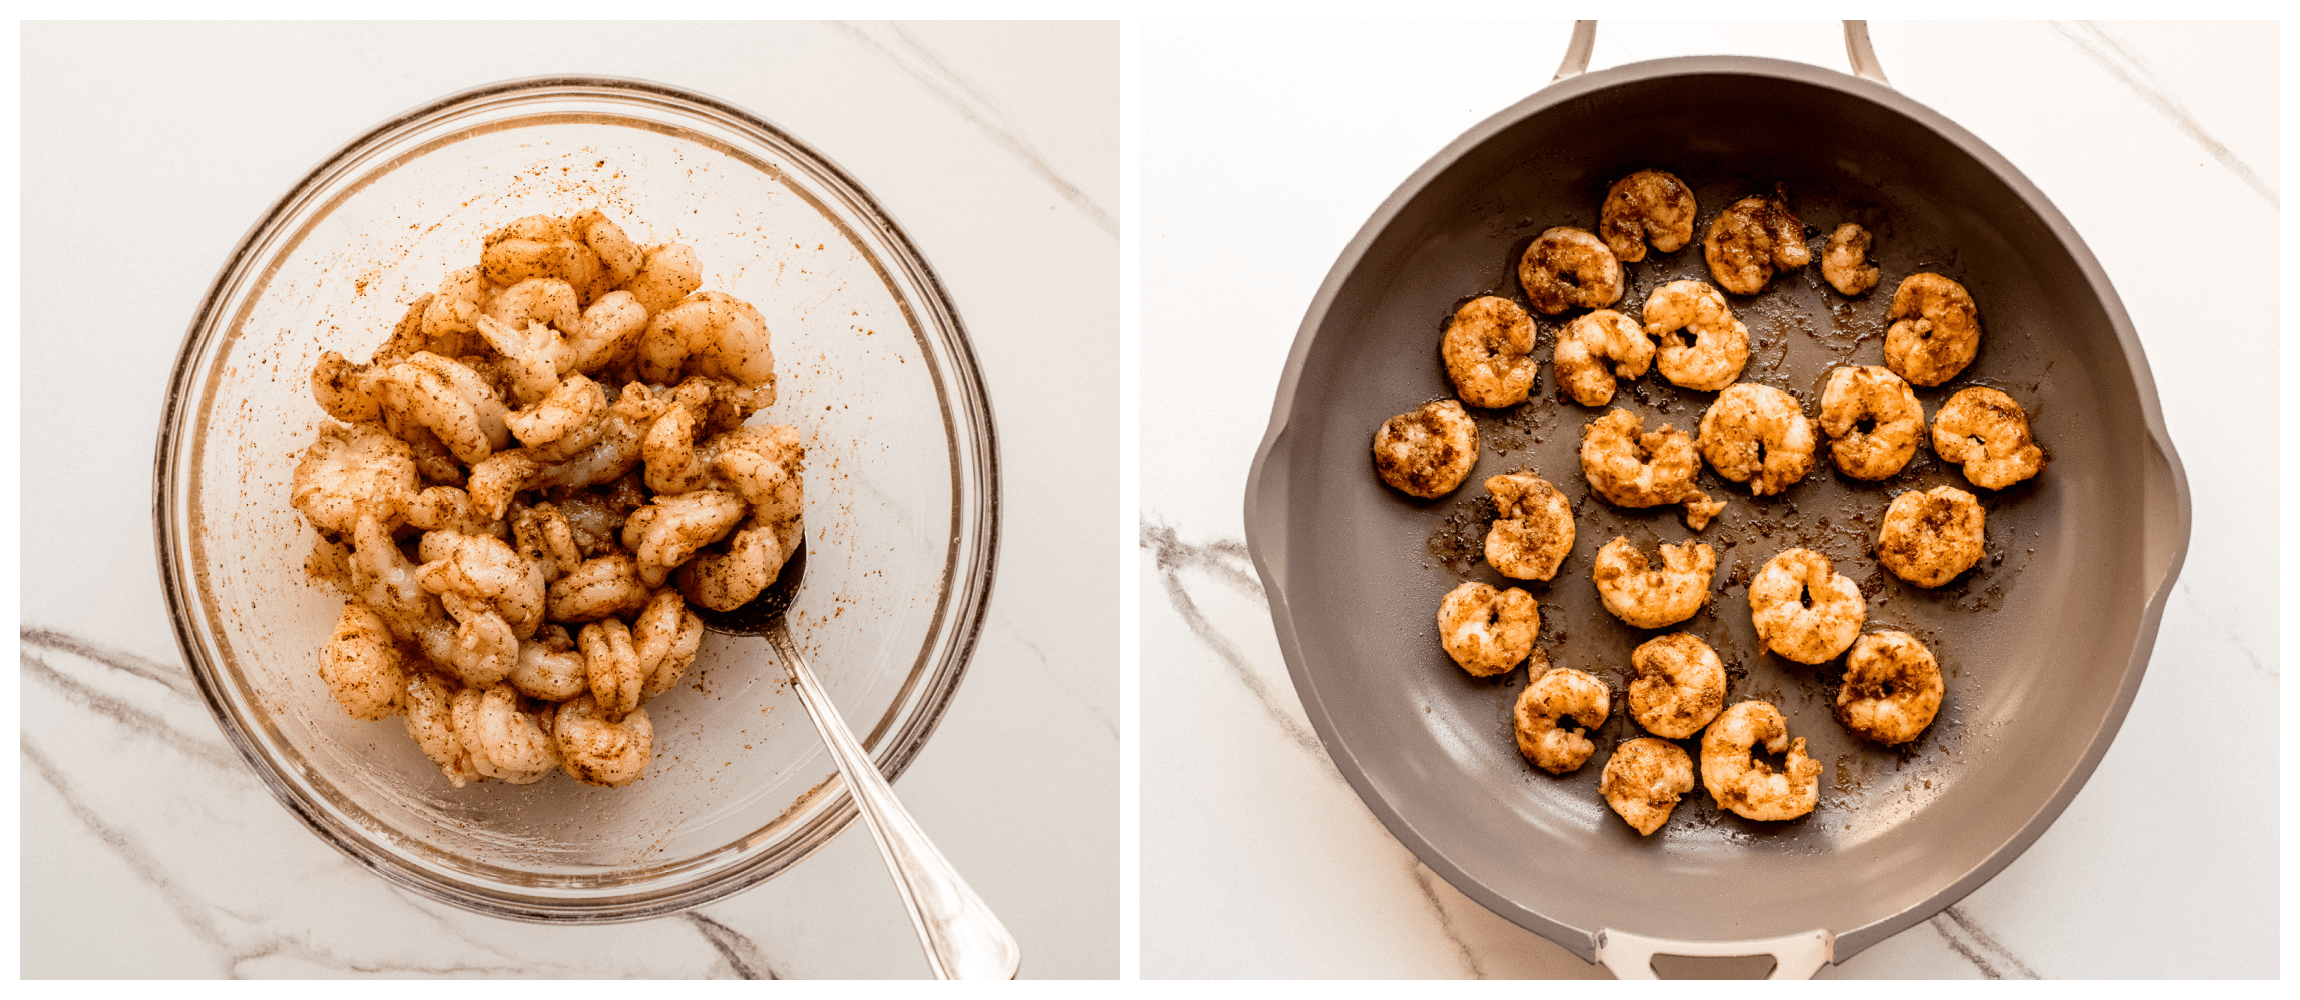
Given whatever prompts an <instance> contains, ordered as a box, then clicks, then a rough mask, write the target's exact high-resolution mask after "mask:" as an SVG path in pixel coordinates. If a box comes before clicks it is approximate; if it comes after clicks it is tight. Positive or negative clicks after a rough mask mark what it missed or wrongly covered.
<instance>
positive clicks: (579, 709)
mask: <svg viewBox="0 0 2300 1000" xmlns="http://www.w3.org/2000/svg"><path fill="white" fill-rule="evenodd" d="M551 738H552V740H553V741H554V742H556V743H557V744H558V746H559V762H560V766H562V767H564V768H565V769H566V771H567V776H568V777H570V778H573V779H575V780H577V781H580V782H582V783H584V784H586V785H608V786H617V785H628V784H630V783H632V782H634V781H637V780H639V777H640V775H642V774H644V773H646V770H647V761H648V759H649V758H651V757H653V756H654V753H655V726H654V723H653V722H650V721H649V720H648V718H647V710H646V709H645V708H635V709H632V710H631V714H629V715H626V716H624V717H623V719H622V721H621V722H609V721H607V720H606V719H604V718H601V717H600V712H599V704H598V703H597V702H595V701H593V700H592V699H591V696H590V695H581V696H578V697H575V698H571V699H569V700H567V701H564V702H561V703H560V704H559V712H558V714H557V715H556V716H554V717H553V719H552V725H551Z"/></svg>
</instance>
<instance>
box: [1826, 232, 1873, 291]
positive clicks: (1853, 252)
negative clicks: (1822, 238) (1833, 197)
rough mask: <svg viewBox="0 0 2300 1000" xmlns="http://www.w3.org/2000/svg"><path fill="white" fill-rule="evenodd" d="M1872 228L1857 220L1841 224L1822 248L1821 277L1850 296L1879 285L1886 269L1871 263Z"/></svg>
mask: <svg viewBox="0 0 2300 1000" xmlns="http://www.w3.org/2000/svg"><path fill="white" fill-rule="evenodd" d="M1869 243H1870V237H1869V231H1868V230H1866V229H1863V228H1861V227H1859V226H1857V225H1854V224H1853V223H1850V222H1848V223H1845V224H1844V225H1841V226H1838V227H1837V231H1836V232H1833V233H1830V234H1829V245H1828V246H1827V247H1825V248H1823V249H1822V251H1821V277H1823V278H1826V279H1828V281H1829V284H1830V285H1831V286H1833V287H1835V288H1836V289H1837V290H1838V291H1840V292H1843V293H1845V294H1846V295H1859V294H1861V293H1862V292H1866V291H1868V290H1869V289H1872V288H1875V287H1877V279H1878V278H1879V277H1881V276H1882V275H1883V273H1884V272H1882V271H1879V270H1877V267H1876V265H1874V264H1871V263H1869Z"/></svg>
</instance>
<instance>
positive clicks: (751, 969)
mask: <svg viewBox="0 0 2300 1000" xmlns="http://www.w3.org/2000/svg"><path fill="white" fill-rule="evenodd" d="M680 916H681V917H682V918H683V919H685V920H686V921H687V922H688V923H691V924H694V925H695V929H696V930H698V931H701V932H702V934H703V940H705V941H709V942H710V943H711V947H713V948H716V949H718V951H719V957H720V958H723V959H726V961H727V965H728V967H730V968H732V969H734V971H735V975H736V976H737V977H739V978H742V979H781V978H782V976H780V975H777V974H776V973H775V969H774V967H773V966H771V965H768V964H767V960H766V958H765V957H764V956H762V955H760V954H759V947H758V945H755V944H752V943H751V939H750V938H748V937H745V936H744V935H743V934H741V933H740V932H738V931H736V930H735V929H734V928H732V927H729V926H727V925H725V924H722V923H720V922H718V921H716V920H713V919H711V918H709V917H706V916H704V915H702V914H700V913H683V914H680Z"/></svg>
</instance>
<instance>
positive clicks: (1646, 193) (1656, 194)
mask: <svg viewBox="0 0 2300 1000" xmlns="http://www.w3.org/2000/svg"><path fill="white" fill-rule="evenodd" d="M1695 211H1696V206H1695V205H1694V203H1693V189H1692V188H1689V187H1686V186H1685V182H1684V181H1681V180H1678V179H1677V175H1676V174H1673V173H1670V172H1669V171H1666V170H1640V171H1638V172H1636V173H1634V174H1630V175H1629V176H1627V177H1624V178H1622V179H1620V180H1617V181H1614V182H1613V187H1612V188H1611V189H1609V190H1607V191H1606V192H1605V205H1604V207H1602V208H1600V209H1598V213H1597V214H1598V223H1597V232H1598V234H1599V235H1600V236H1603V237H1605V246H1606V248H1607V249H1610V250H1612V251H1613V256H1614V257H1615V259H1617V260H1620V261H1621V262H1622V263H1624V264H1634V263H1637V262H1638V261H1641V260H1644V259H1645V243H1646V241H1647V240H1651V241H1652V242H1653V249H1655V250H1658V251H1660V252H1662V253H1674V252H1676V251H1677V250H1678V249H1679V248H1681V247H1683V246H1684V245H1685V244H1686V243H1688V242H1691V241H1692V239H1693V216H1694V213H1695ZM1591 405H1594V404H1591Z"/></svg>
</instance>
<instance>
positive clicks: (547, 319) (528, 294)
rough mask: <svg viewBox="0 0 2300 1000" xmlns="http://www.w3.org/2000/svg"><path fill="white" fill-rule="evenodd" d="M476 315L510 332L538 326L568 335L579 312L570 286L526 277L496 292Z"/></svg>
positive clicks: (578, 316) (560, 282)
mask: <svg viewBox="0 0 2300 1000" xmlns="http://www.w3.org/2000/svg"><path fill="white" fill-rule="evenodd" d="M480 314H481V315H483V316H486V317H487V318H489V319H492V320H494V321H496V322H497V323H501V324H503V325H504V326H507V327H510V328H511V329H513V330H525V329H527V325H528V324H529V323H541V324H543V325H545V326H548V327H550V328H551V329H553V330H555V331H558V332H561V333H568V332H572V331H574V329H575V322H576V320H577V319H579V318H580V317H581V316H582V315H583V311H582V310H581V309H580V308H578V307H577V306H576V305H575V289H574V287H573V286H571V285H569V284H567V283H566V282H564V281H561V280H559V279H557V278H529V279H527V280H525V281H522V282H520V283H518V284H516V285H513V286H511V287H509V288H506V289H504V290H503V291H501V292H498V293H496V295H495V297H494V298H493V299H491V300H489V301H488V303H487V308H486V309H483V310H481V311H480ZM475 322H476V321H475ZM484 335H485V334H482V336H484ZM497 350H501V348H497Z"/></svg>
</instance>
